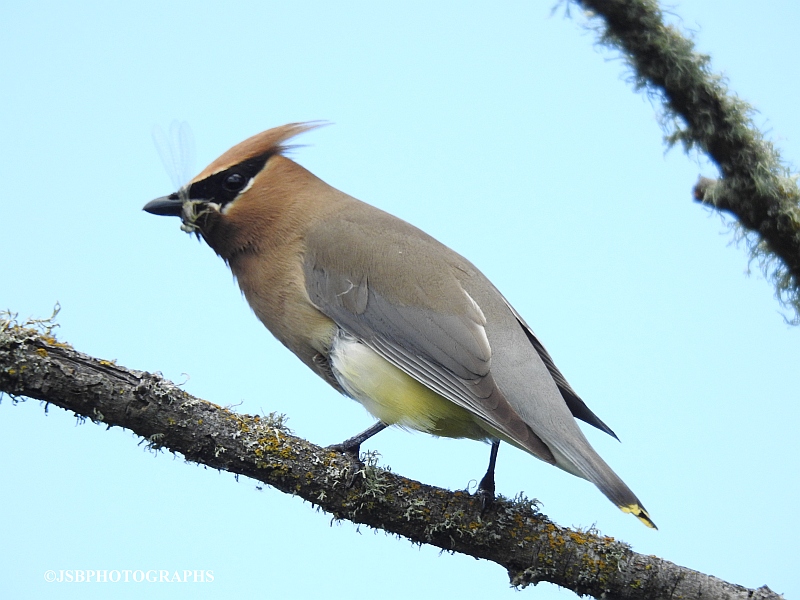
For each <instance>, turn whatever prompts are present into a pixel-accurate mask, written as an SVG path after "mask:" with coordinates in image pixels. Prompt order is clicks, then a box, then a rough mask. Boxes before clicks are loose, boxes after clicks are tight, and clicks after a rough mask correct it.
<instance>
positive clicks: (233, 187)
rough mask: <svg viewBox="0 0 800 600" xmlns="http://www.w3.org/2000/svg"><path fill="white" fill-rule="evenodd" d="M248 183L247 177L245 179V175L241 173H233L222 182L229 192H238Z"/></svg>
mask: <svg viewBox="0 0 800 600" xmlns="http://www.w3.org/2000/svg"><path fill="white" fill-rule="evenodd" d="M246 183H247V179H245V177H244V175H242V174H241V173H231V174H230V175H228V176H227V177H226V178H225V181H223V182H222V187H224V188H225V189H226V190H228V191H229V192H238V191H239V190H241V189H242V188H243V187H244V186H245V184H246Z"/></svg>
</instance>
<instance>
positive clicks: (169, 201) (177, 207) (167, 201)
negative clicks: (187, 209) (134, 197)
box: [142, 192, 183, 217]
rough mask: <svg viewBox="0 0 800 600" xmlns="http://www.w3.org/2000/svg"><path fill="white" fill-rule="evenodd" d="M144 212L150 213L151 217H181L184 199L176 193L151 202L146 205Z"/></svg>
mask: <svg viewBox="0 0 800 600" xmlns="http://www.w3.org/2000/svg"><path fill="white" fill-rule="evenodd" d="M142 210H144V211H146V212H149V213H150V214H151V215H161V216H163V217H180V216H181V212H182V210H183V199H182V198H181V197H180V196H179V195H178V193H177V192H176V193H174V194H170V195H169V196H162V197H161V198H156V199H155V200H151V201H150V202H148V203H147V204H145V205H144V208H142Z"/></svg>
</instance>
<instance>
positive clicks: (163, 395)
mask: <svg viewBox="0 0 800 600" xmlns="http://www.w3.org/2000/svg"><path fill="white" fill-rule="evenodd" d="M0 392H5V393H8V394H10V395H12V396H28V397H30V398H36V399H39V400H42V401H44V402H47V403H49V404H54V405H57V406H59V407H61V408H64V409H67V410H71V411H73V412H75V413H76V414H77V415H80V416H81V417H85V418H88V419H91V420H92V421H94V422H96V423H104V424H106V425H107V426H108V427H115V426H118V427H124V428H126V429H130V430H131V431H133V432H134V433H136V434H137V435H139V436H141V437H142V438H143V439H144V440H146V441H147V443H148V446H149V447H151V448H165V449H168V450H170V451H172V452H179V453H181V454H182V455H183V456H184V457H186V459H187V460H189V461H192V462H196V463H199V464H204V465H208V466H210V467H213V468H215V469H224V470H226V471H230V472H232V473H237V474H241V475H246V476H247V477H251V478H253V479H256V480H258V481H261V482H264V483H266V484H269V485H271V486H273V487H275V488H277V489H279V490H281V491H283V492H286V493H290V494H293V495H297V496H300V497H301V498H303V499H304V500H307V501H308V502H311V503H312V504H314V505H316V506H318V507H320V508H321V509H323V510H325V511H327V512H329V513H331V514H332V515H333V516H334V517H335V518H337V519H347V520H350V521H352V522H354V523H363V524H366V525H369V526H371V527H375V528H379V529H383V530H385V531H388V532H391V533H395V534H398V535H402V536H404V537H406V538H408V539H409V540H411V541H412V542H415V543H420V544H421V543H426V544H431V545H433V546H436V547H438V548H442V549H443V550H448V551H453V552H460V553H463V554H467V555H470V556H473V557H475V558H485V559H487V560H491V561H493V562H496V563H497V564H499V565H501V566H503V567H504V568H505V569H506V570H507V571H508V573H509V576H510V577H511V581H512V583H513V584H514V585H519V586H525V585H528V584H530V583H538V582H539V581H549V582H552V583H555V584H557V585H560V586H562V587H566V588H569V589H571V590H573V591H574V592H576V593H578V594H590V595H592V596H595V597H598V598H599V597H601V596H602V597H606V598H631V599H632V598H649V599H652V600H657V599H661V598H664V599H666V598H675V597H682V598H687V599H688V598H703V599H704V600H707V599H710V598H731V599H733V598H742V599H745V598H749V599H753V598H763V599H767V598H770V599H772V598H780V596H779V595H777V594H774V593H773V592H772V591H770V590H769V588H766V587H763V588H759V589H758V590H749V589H747V588H744V587H741V586H737V585H733V584H730V583H726V582H724V581H722V580H720V579H717V578H715V577H712V576H709V575H704V574H702V573H698V572H697V571H692V570H690V569H686V568H683V567H679V566H677V565H674V564H672V563H670V562H667V561H665V560H662V559H659V558H656V557H653V556H642V555H640V554H637V553H635V552H633V551H632V550H631V549H630V548H629V547H628V546H627V545H625V544H623V543H620V542H617V541H615V540H614V539H613V538H609V537H605V536H602V535H600V534H599V533H597V532H594V531H588V532H586V531H574V530H570V529H567V528H563V527H560V526H558V525H556V524H555V523H552V522H551V521H550V520H549V519H547V517H545V516H544V515H542V514H541V513H539V512H538V511H537V510H536V509H535V503H533V502H530V501H526V500H518V501H507V500H504V499H498V500H497V501H496V502H495V503H494V504H493V505H492V507H491V508H490V509H489V510H488V511H487V512H486V514H484V515H481V509H480V503H479V502H478V501H477V500H475V499H473V497H472V496H470V495H469V494H468V493H465V492H460V491H457V492H451V491H448V490H444V489H441V488H437V487H433V486H428V485H424V484H421V483H419V482H416V481H413V480H410V479H406V478H405V477H401V476H400V475H396V474H394V473H391V472H389V471H386V470H383V469H380V468H378V467H377V466H376V465H375V462H374V460H370V459H369V457H368V458H367V461H366V464H364V463H361V462H357V461H354V460H352V459H349V458H348V457H346V456H345V455H343V454H340V453H338V452H334V451H331V450H329V449H325V448H320V447H319V446H315V445H314V444H311V443H310V442H307V441H305V440H303V439H301V438H298V437H295V436H293V435H291V432H290V431H289V430H288V429H286V427H285V426H284V425H283V422H282V421H283V419H282V418H280V417H276V416H274V415H270V416H269V417H259V416H250V415H240V414H236V413H234V412H232V411H230V410H228V409H227V408H223V407H221V406H218V405H216V404H212V403H211V402H207V401H205V400H201V399H199V398H195V397H193V396H191V395H190V394H187V393H186V392H184V391H183V390H181V389H180V388H178V387H177V386H175V385H174V384H173V383H171V382H169V381H167V380H165V379H163V378H162V377H160V376H159V375H157V374H150V373H146V372H142V371H134V370H130V369H126V368H125V367H122V366H119V365H117V364H114V363H113V362H110V361H106V360H100V359H97V358H93V357H91V356H87V355H86V354H83V353H81V352H78V351H76V350H74V349H72V348H71V347H70V346H69V345H67V344H63V343H59V342H57V341H56V340H55V339H54V338H53V337H52V336H51V335H50V332H49V329H47V330H46V331H45V332H44V333H42V332H37V331H35V330H32V329H26V328H23V327H19V326H16V325H14V324H13V323H12V322H11V321H9V320H5V321H4V320H2V319H0Z"/></svg>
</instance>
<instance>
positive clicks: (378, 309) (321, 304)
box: [144, 123, 655, 527]
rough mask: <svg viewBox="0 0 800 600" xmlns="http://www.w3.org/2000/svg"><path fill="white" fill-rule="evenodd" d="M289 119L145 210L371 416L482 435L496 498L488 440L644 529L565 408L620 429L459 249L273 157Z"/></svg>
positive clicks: (292, 131) (280, 150) (642, 514)
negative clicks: (170, 219)
mask: <svg viewBox="0 0 800 600" xmlns="http://www.w3.org/2000/svg"><path fill="white" fill-rule="evenodd" d="M315 126H316V125H315V124H308V123H305V124H304V123H293V124H289V125H284V126H283V127H276V128H275V129H270V130H269V131H265V132H263V133H260V134H258V135H256V136H253V137H251V138H250V139H247V140H245V141H244V142H242V143H240V144H238V145H237V146H234V147H233V148H231V149H230V150H228V151H227V152H225V153H224V154H223V155H222V156H220V157H219V158H218V159H217V160H215V161H214V162H212V163H211V164H210V165H209V166H208V167H206V168H205V169H204V170H203V172H201V173H200V174H199V175H198V176H197V177H195V178H194V179H193V180H191V181H190V182H189V183H188V184H186V185H185V186H183V187H182V188H181V190H180V191H179V192H176V193H174V194H171V195H170V196H165V197H163V198H158V199H156V200H153V201H152V202H149V203H148V204H147V205H146V206H145V207H144V210H146V211H147V212H150V213H152V214H156V215H171V216H179V217H181V220H182V221H183V225H182V229H184V230H185V231H189V232H194V233H196V234H198V235H200V236H202V237H203V239H205V241H206V242H207V243H208V245H209V246H211V248H212V249H213V250H214V251H215V252H216V253H217V254H218V255H219V256H220V257H222V259H223V260H224V261H225V262H226V263H227V264H228V266H229V267H230V268H231V270H232V271H233V274H234V276H235V277H236V280H237V281H238V283H239V286H240V287H241V289H242V292H243V293H244V296H245V297H246V298H247V301H248V302H249V303H250V306H251V307H252V309H253V311H254V312H255V313H256V315H257V316H258V318H259V319H260V320H261V322H262V323H264V325H265V326H266V327H267V328H268V329H269V330H270V331H271V332H272V333H273V335H275V337H277V338H278V340H280V341H281V342H282V343H283V344H284V345H285V346H286V347H287V348H289V350H291V351H292V352H294V353H295V354H296V355H297V356H298V358H300V360H302V361H303V362H304V363H305V364H306V365H307V366H308V367H309V368H311V369H312V370H313V371H314V372H315V373H316V374H317V375H319V376H320V377H322V378H323V379H324V380H325V381H327V382H328V383H329V384H330V385H332V386H333V387H334V388H336V389H337V390H338V391H340V392H342V393H343V394H346V395H347V396H350V397H351V398H353V399H355V400H357V401H358V402H360V403H361V404H362V405H363V406H364V407H365V408H366V409H367V410H368V411H369V412H370V413H372V415H373V416H374V417H375V418H377V419H378V423H376V425H374V426H373V427H371V428H370V429H368V430H367V431H365V432H364V433H362V434H360V435H358V436H355V437H353V438H351V439H349V440H347V441H346V442H344V443H343V444H340V445H339V446H338V448H340V449H344V450H348V451H351V452H356V454H357V452H358V447H359V445H360V444H361V442H363V441H364V440H365V439H367V438H368V437H370V436H371V435H373V434H375V433H377V432H378V431H380V430H381V429H383V428H384V427H386V426H389V425H398V426H400V427H403V428H407V429H416V430H419V431H424V432H426V433H430V434H433V435H437V436H446V437H454V438H470V439H474V440H484V441H490V442H491V443H492V451H491V455H490V464H489V470H488V472H487V474H486V476H485V477H484V478H483V480H482V481H481V483H480V485H479V491H480V492H481V493H482V494H484V496H483V497H484V500H486V497H487V496H488V501H491V499H492V498H493V497H494V496H493V494H494V463H495V459H496V456H497V448H498V445H499V442H500V440H503V441H505V442H508V443H509V444H512V445H513V446H516V447H517V448H520V449H522V450H525V451H526V452H529V453H530V454H532V455H534V456H535V457H537V458H539V459H541V460H543V461H545V462H547V463H550V464H552V465H555V466H557V467H560V468H561V469H563V470H565V471H567V472H569V473H572V474H573V475H577V476H578V477H582V478H584V479H588V480H589V481H591V482H592V483H594V484H595V485H596V486H597V487H598V488H599V489H600V491H601V492H603V494H605V495H606V496H607V497H608V499H609V500H611V501H612V502H613V503H614V504H615V505H617V506H618V507H619V508H620V509H622V510H623V511H624V512H630V513H633V514H634V515H635V516H637V517H638V518H639V519H640V520H641V521H642V522H643V523H645V524H646V525H648V526H649V527H655V525H654V524H653V521H652V520H651V519H650V516H649V515H648V514H647V511H646V510H645V509H644V507H643V506H642V504H641V502H639V500H638V499H637V498H636V496H635V495H634V494H633V492H632V491H631V490H630V489H629V488H628V486H627V485H625V483H623V481H622V480H621V479H620V478H619V477H618V476H617V475H616V474H615V473H614V472H613V471H612V470H611V468H610V467H609V466H608V465H607V464H606V463H605V462H604V461H603V459H602V458H600V456H599V455H598V454H597V453H596V452H595V451H594V449H593V448H592V447H591V446H590V445H589V442H588V441H587V439H586V438H585V437H584V435H583V433H582V432H581V430H580V428H579V427H578V425H577V423H576V422H575V418H578V419H581V420H583V421H585V422H586V423H589V424H590V425H593V426H594V427H597V428H598V429H601V430H602V431H605V432H606V433H608V434H610V435H612V436H614V437H616V435H615V434H614V432H613V431H611V429H609V427H608V426H607V425H606V424H605V423H603V422H602V421H601V420H600V419H599V418H598V417H597V416H596V415H595V414H594V413H593V412H592V411H591V410H590V409H589V408H588V407H587V406H586V404H584V403H583V401H582V400H581V399H580V397H579V396H578V395H577V394H576V393H575V392H574V391H573V389H572V388H571V387H570V385H569V384H568V383H567V381H566V379H565V378H564V376H563V375H562V374H561V372H560V371H559V370H558V369H557V368H556V366H555V364H554V362H553V359H552V358H550V355H549V354H548V353H547V351H546V350H545V348H544V346H543V345H542V344H541V342H539V340H538V338H537V337H536V336H535V335H534V333H533V331H532V330H531V328H530V327H529V326H528V324H527V323H525V321H524V320H523V319H522V317H521V316H520V315H519V314H518V313H517V312H516V311H515V310H514V308H513V307H512V306H511V305H510V304H509V303H508V301H507V300H506V299H505V298H504V297H503V296H502V294H500V292H499V291H498V290H497V289H496V288H495V287H494V286H493V285H492V283H491V282H490V281H489V280H488V279H487V278H486V277H485V276H484V275H483V274H482V273H481V272H480V271H479V270H478V269H477V268H476V267H475V266H473V265H472V263H470V262H469V261H467V260H466V259H465V258H463V257H462V256H460V255H459V254H456V253H455V252H454V251H452V250H450V249H449V248H447V247H446V246H443V245H442V244H440V243H439V242H437V241H436V240H435V239H433V238H432V237H430V236H429V235H427V234H425V233H423V232H422V231H420V230H419V229H417V228H415V227H413V226H412V225H410V224H408V223H406V222H405V221H402V220H400V219H398V218H396V217H393V216H392V215H389V214H387V213H385V212H383V211H382V210H379V209H377V208H374V207H372V206H370V205H368V204H365V203H363V202H360V201H359V200H356V199H355V198H352V197H350V196H348V195H347V194H344V193H342V192H340V191H338V190H336V189H334V188H332V187H331V186H329V185H328V184H326V183H325V182H324V181H322V180H320V179H318V178H317V177H315V176H314V175H313V174H311V173H310V172H309V171H307V170H306V169H304V168H303V167H301V166H300V165H298V164H297V163H295V162H293V161H292V160H290V159H288V158H287V157H286V156H285V151H286V150H287V148H288V147H287V146H286V145H285V144H286V142H287V141H288V140H289V139H291V138H292V137H294V136H296V135H298V134H300V133H303V132H305V131H308V130H309V129H312V128H314V127H315Z"/></svg>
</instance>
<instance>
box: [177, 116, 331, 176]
mask: <svg viewBox="0 0 800 600" xmlns="http://www.w3.org/2000/svg"><path fill="white" fill-rule="evenodd" d="M326 124H327V123H325V122H324V121H309V122H307V123H289V124H288V125H281V126H280V127H274V128H272V129H267V130H266V131H262V132H261V133H258V134H256V135H254V136H253V137H250V138H247V139H246V140H245V141H243V142H241V143H240V144H236V145H235V146H234V147H233V148H231V149H230V150H228V151H227V152H225V153H223V154H222V155H221V156H220V157H219V158H217V159H216V160H215V161H214V162H212V163H211V164H210V165H208V166H207V167H206V168H205V169H203V171H202V172H201V173H200V174H199V175H197V177H195V178H194V179H192V183H194V182H195V181H202V180H203V179H205V178H206V177H208V176H209V175H213V174H214V173H219V172H220V171H224V170H225V169H228V168H230V167H232V166H234V165H238V164H239V163H240V162H242V161H245V160H247V159H248V158H253V157H255V156H259V155H261V154H267V153H270V154H283V153H284V152H286V151H287V150H289V149H291V148H293V146H290V145H286V144H285V143H284V142H287V141H288V140H290V139H292V138H293V137H295V136H297V135H300V134H301V133H305V132H306V131H310V130H312V129H316V128H317V127H322V126H323V125H326Z"/></svg>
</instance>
